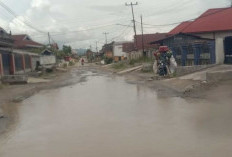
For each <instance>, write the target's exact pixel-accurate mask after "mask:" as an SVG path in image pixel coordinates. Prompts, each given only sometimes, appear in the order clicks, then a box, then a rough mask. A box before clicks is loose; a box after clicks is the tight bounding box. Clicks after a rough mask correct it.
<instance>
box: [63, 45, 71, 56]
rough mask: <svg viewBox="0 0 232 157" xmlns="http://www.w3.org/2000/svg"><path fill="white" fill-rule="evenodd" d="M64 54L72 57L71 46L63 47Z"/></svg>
mask: <svg viewBox="0 0 232 157" xmlns="http://www.w3.org/2000/svg"><path fill="white" fill-rule="evenodd" d="M63 52H64V53H65V54H66V55H70V54H71V53H72V48H71V46H66V45H63Z"/></svg>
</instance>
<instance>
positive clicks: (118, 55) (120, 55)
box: [113, 41, 131, 62]
mask: <svg viewBox="0 0 232 157" xmlns="http://www.w3.org/2000/svg"><path fill="white" fill-rule="evenodd" d="M126 43H131V42H128V41H121V42H113V59H114V61H115V62H118V61H122V60H126V59H127V52H125V51H123V44H126Z"/></svg>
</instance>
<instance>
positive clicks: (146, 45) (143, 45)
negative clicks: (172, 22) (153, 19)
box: [134, 33, 168, 57]
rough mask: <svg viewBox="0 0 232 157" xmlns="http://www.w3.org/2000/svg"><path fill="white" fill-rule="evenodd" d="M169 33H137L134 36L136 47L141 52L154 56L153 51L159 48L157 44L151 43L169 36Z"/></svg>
mask: <svg viewBox="0 0 232 157" xmlns="http://www.w3.org/2000/svg"><path fill="white" fill-rule="evenodd" d="M167 35H168V34H167V33H154V34H144V35H141V34H140V35H136V36H135V37H134V44H135V45H136V44H137V45H136V46H135V48H136V49H137V51H139V53H140V54H143V49H144V51H145V52H144V53H145V55H146V56H147V57H153V54H152V52H153V51H154V50H157V49H158V48H159V46H158V45H156V44H152V45H151V44H150V43H151V42H154V41H158V40H161V39H164V38H166V37H167Z"/></svg>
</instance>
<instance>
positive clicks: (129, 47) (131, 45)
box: [122, 42, 135, 53]
mask: <svg viewBox="0 0 232 157" xmlns="http://www.w3.org/2000/svg"><path fill="white" fill-rule="evenodd" d="M122 49H123V52H127V53H128V52H132V51H135V44H134V43H133V42H131V43H123V45H122Z"/></svg>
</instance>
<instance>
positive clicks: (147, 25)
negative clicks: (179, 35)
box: [135, 8, 229, 27]
mask: <svg viewBox="0 0 232 157" xmlns="http://www.w3.org/2000/svg"><path fill="white" fill-rule="evenodd" d="M226 9H229V8H226ZM222 11H225V10H224V9H222V10H218V11H215V12H213V13H210V14H206V15H202V16H200V18H203V17H207V16H211V15H213V14H217V13H219V12H222ZM198 18H199V17H197V18H193V19H189V20H186V21H181V22H175V23H169V24H161V25H153V24H146V23H143V24H144V25H147V26H153V27H161V26H171V25H176V24H180V23H183V22H188V21H194V20H196V19H198ZM135 22H137V23H139V24H141V22H139V21H135Z"/></svg>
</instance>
